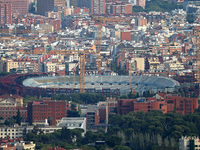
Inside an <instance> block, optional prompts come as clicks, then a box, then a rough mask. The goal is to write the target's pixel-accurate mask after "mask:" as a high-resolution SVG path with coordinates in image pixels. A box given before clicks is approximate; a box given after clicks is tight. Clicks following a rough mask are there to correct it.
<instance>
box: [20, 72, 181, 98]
mask: <svg viewBox="0 0 200 150" xmlns="http://www.w3.org/2000/svg"><path fill="white" fill-rule="evenodd" d="M75 78H76V82H75V87H74V83H73V76H39V77H32V78H27V79H25V80H23V82H22V83H23V86H24V87H26V88H27V89H30V88H32V89H38V90H39V89H40V90H39V91H38V92H35V94H36V93H44V91H45V92H46V93H45V94H46V96H51V95H53V94H70V93H79V91H80V82H79V81H80V77H79V76H76V77H75ZM131 86H132V88H134V89H135V91H136V92H137V93H138V94H139V95H142V94H143V92H144V91H151V92H153V93H156V92H166V91H169V92H173V91H174V90H175V87H177V86H180V84H179V83H178V82H177V81H175V80H173V79H171V78H167V77H157V76H132V83H131ZM130 91H131V90H130V89H129V76H97V75H95V76H85V92H86V93H98V94H116V95H126V94H129V93H130Z"/></svg>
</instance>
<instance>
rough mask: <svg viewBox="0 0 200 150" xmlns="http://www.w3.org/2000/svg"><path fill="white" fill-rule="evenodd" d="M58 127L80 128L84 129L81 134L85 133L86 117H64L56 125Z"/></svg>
mask: <svg viewBox="0 0 200 150" xmlns="http://www.w3.org/2000/svg"><path fill="white" fill-rule="evenodd" d="M57 126H58V127H67V129H76V128H80V129H83V130H84V133H83V136H84V134H85V133H86V118H84V117H75V118H73V117H64V118H62V119H61V121H60V122H59V123H58V125H57Z"/></svg>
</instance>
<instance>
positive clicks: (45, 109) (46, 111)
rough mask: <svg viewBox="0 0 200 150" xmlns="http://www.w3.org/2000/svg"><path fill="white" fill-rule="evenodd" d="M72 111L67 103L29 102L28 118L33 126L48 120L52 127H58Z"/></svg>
mask: <svg viewBox="0 0 200 150" xmlns="http://www.w3.org/2000/svg"><path fill="white" fill-rule="evenodd" d="M67 110H70V107H69V104H68V103H67V102H65V101H56V100H44V101H35V102H28V116H29V119H32V122H33V124H43V123H44V121H45V119H48V122H49V123H50V125H56V124H57V123H58V122H59V121H60V120H61V119H62V118H63V117H66V116H67Z"/></svg>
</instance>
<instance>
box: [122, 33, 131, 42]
mask: <svg viewBox="0 0 200 150" xmlns="http://www.w3.org/2000/svg"><path fill="white" fill-rule="evenodd" d="M121 40H126V41H131V32H121Z"/></svg>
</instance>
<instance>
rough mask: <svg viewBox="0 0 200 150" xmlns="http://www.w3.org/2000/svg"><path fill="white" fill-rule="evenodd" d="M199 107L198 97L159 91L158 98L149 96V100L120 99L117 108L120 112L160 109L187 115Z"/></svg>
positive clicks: (165, 111) (164, 111)
mask: <svg viewBox="0 0 200 150" xmlns="http://www.w3.org/2000/svg"><path fill="white" fill-rule="evenodd" d="M197 108H198V99H197V98H191V97H181V96H178V95H167V94H164V93H159V94H157V95H156V98H149V99H147V100H146V99H143V100H141V99H140V100H137V99H119V100H118V108H117V109H118V113H119V114H127V113H129V112H131V111H134V112H137V111H144V112H149V111H152V110H159V111H162V112H163V113H172V112H176V113H180V114H182V115H185V114H190V113H193V112H194V110H195V109H197Z"/></svg>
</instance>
